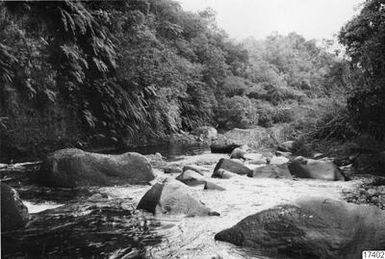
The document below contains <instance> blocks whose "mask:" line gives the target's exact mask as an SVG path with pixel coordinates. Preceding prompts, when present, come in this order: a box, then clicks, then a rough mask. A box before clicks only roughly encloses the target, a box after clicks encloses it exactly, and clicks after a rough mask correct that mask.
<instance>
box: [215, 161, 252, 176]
mask: <svg viewBox="0 0 385 259" xmlns="http://www.w3.org/2000/svg"><path fill="white" fill-rule="evenodd" d="M219 169H225V170H227V171H229V172H232V173H235V174H239V175H244V174H249V173H251V169H250V168H248V167H246V166H244V165H243V164H242V162H239V161H234V160H233V159H226V158H221V159H220V160H219V162H218V163H217V165H216V166H215V168H214V174H215V172H216V171H217V170H219Z"/></svg>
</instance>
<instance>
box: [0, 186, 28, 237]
mask: <svg viewBox="0 0 385 259" xmlns="http://www.w3.org/2000/svg"><path fill="white" fill-rule="evenodd" d="M29 218H30V216H29V213H28V209H27V207H26V206H25V205H24V204H23V202H22V201H21V200H20V197H19V194H18V193H17V191H16V190H15V189H13V188H12V187H10V186H9V185H7V184H4V183H1V231H2V232H4V231H9V230H15V229H19V228H23V227H24V226H25V225H26V224H27V223H28V221H29Z"/></svg>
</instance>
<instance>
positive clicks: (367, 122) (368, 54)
mask: <svg viewBox="0 0 385 259" xmlns="http://www.w3.org/2000/svg"><path fill="white" fill-rule="evenodd" d="M339 39H340V42H341V43H342V44H343V45H345V47H346V53H347V55H349V56H350V58H351V62H350V63H351V68H352V78H353V80H354V84H355V89H354V90H353V91H352V93H351V95H350V97H349V98H348V105H349V109H350V111H351V114H352V115H353V118H354V120H355V122H356V124H357V126H358V128H359V129H360V130H361V131H362V132H364V133H365V132H366V133H369V134H371V135H373V136H375V137H377V138H379V139H381V138H384V137H385V130H384V129H385V73H384V71H385V1H384V0H367V1H366V2H365V3H364V6H363V9H362V10H361V12H360V14H359V15H358V16H356V17H355V18H353V19H352V20H351V21H350V22H349V23H347V24H346V25H345V26H344V27H343V28H342V29H341V32H340V35H339Z"/></svg>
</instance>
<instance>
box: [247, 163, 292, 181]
mask: <svg viewBox="0 0 385 259" xmlns="http://www.w3.org/2000/svg"><path fill="white" fill-rule="evenodd" d="M247 176H249V177H255V178H285V179H292V178H293V177H292V176H291V174H290V171H289V168H288V166H287V164H281V165H265V166H261V167H257V168H255V169H254V170H253V171H252V172H251V173H250V174H248V175H247Z"/></svg>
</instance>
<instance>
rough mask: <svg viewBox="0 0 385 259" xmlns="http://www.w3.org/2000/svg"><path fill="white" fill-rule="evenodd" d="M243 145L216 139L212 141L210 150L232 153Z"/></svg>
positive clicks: (212, 151)
mask: <svg viewBox="0 0 385 259" xmlns="http://www.w3.org/2000/svg"><path fill="white" fill-rule="evenodd" d="M240 146H241V145H238V144H233V143H230V144H229V143H226V142H224V141H215V142H213V143H211V145H210V150H211V153H224V154H226V153H229V154H230V153H231V152H232V151H233V150H234V149H235V148H237V147H240Z"/></svg>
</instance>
